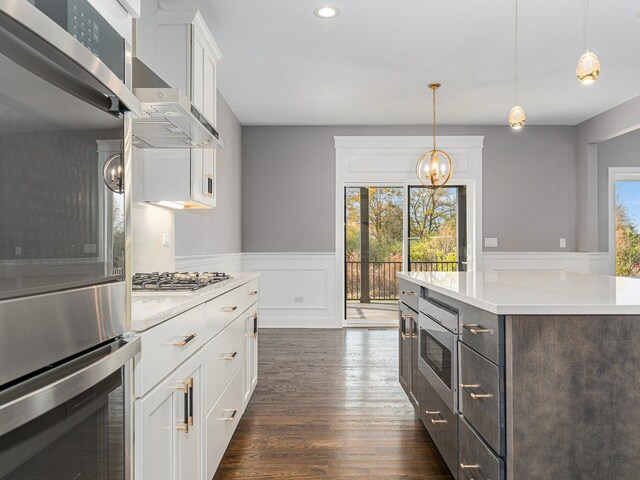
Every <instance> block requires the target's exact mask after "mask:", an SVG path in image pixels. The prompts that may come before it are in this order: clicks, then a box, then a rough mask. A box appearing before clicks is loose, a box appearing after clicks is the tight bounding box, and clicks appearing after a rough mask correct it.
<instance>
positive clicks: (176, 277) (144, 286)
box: [132, 272, 231, 292]
mask: <svg viewBox="0 0 640 480" xmlns="http://www.w3.org/2000/svg"><path fill="white" fill-rule="evenodd" d="M230 278H231V276H230V275H227V274H226V273H220V272H184V273H178V272H163V273H159V272H152V273H135V274H134V275H133V281H132V283H133V291H134V292H193V291H195V290H200V289H201V288H204V287H208V286H210V285H214V284H216V283H220V282H223V281H224V280H228V279H230Z"/></svg>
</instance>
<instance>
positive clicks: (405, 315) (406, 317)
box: [402, 313, 416, 320]
mask: <svg viewBox="0 0 640 480" xmlns="http://www.w3.org/2000/svg"><path fill="white" fill-rule="evenodd" d="M402 318H403V319H405V320H406V319H408V318H416V316H415V315H414V314H412V313H403V314H402Z"/></svg>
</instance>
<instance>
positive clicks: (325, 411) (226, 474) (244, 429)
mask: <svg viewBox="0 0 640 480" xmlns="http://www.w3.org/2000/svg"><path fill="white" fill-rule="evenodd" d="M259 349H260V350H259V355H260V366H259V380H258V386H257V388H256V391H255V393H254V395H253V398H252V400H251V402H250V403H249V406H248V407H247V410H246V412H245V414H244V416H243V418H242V420H241V421H240V424H239V425H238V429H237V430H236V433H235V435H234V437H233V439H232V440H231V443H230V445H229V447H228V449H227V451H226V453H225V456H224V458H223V460H222V463H221V464H220V467H219V469H218V471H217V473H216V475H215V477H214V478H215V479H216V480H222V479H232V478H233V479H236V478H252V479H267V478H296V479H298V478H299V479H314V478H324V479H327V478H329V479H341V478H361V479H364V478H367V479H373V478H406V479H411V478H415V479H418V478H424V479H434V480H436V479H437V480H444V479H447V480H449V479H451V478H452V477H451V476H450V474H449V473H448V470H447V467H446V466H445V464H444V462H443V460H442V458H441V457H440V455H439V454H438V452H437V450H436V448H435V446H434V445H433V443H432V441H431V439H430V438H429V435H428V434H427V432H426V430H425V429H424V427H423V426H422V424H421V423H420V421H419V420H417V419H416V418H415V417H414V413H413V407H412V406H411V404H410V403H409V401H408V400H407V397H406V396H405V394H404V392H403V391H402V388H401V387H400V385H399V384H398V331H397V330H367V329H345V330H304V329H295V330H294V329H286V330H285V329H283V330H261V331H260V343H259Z"/></svg>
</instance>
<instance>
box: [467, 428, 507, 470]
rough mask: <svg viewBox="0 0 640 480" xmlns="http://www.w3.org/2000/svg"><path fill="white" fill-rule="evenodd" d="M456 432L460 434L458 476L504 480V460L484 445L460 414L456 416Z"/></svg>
mask: <svg viewBox="0 0 640 480" xmlns="http://www.w3.org/2000/svg"><path fill="white" fill-rule="evenodd" d="M458 432H459V435H460V451H459V458H458V462H459V475H458V478H459V479H460V480H471V479H487V480H504V478H505V477H504V461H503V460H502V459H501V458H499V457H497V456H496V455H495V454H494V453H493V452H492V451H491V449H490V448H489V447H487V446H486V445H485V443H484V442H483V441H482V439H481V438H480V437H479V436H478V434H477V433H476V432H474V431H473V428H471V427H470V426H469V424H468V423H467V422H466V421H465V419H464V418H463V417H462V416H460V417H458Z"/></svg>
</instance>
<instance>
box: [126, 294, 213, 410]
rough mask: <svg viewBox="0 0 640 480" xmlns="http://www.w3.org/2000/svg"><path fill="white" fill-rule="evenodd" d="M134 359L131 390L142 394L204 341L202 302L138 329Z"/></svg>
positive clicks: (139, 394)
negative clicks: (138, 349) (137, 353)
mask: <svg viewBox="0 0 640 480" xmlns="http://www.w3.org/2000/svg"><path fill="white" fill-rule="evenodd" d="M140 339H141V342H142V344H141V355H140V356H139V360H138V361H136V362H135V394H136V397H138V398H139V397H142V396H144V395H145V394H146V393H147V392H148V391H149V390H151V389H152V388H153V387H154V386H155V385H157V384H158V383H159V382H160V381H161V380H162V379H163V378H164V377H166V376H167V375H168V374H169V373H171V372H172V371H173V370H174V369H176V368H177V367H178V366H179V365H180V364H181V363H182V362H184V361H185V360H186V359H187V358H189V357H190V356H191V355H192V354H193V353H195V352H196V351H197V350H198V349H199V348H200V347H201V346H202V345H204V341H205V326H204V305H200V306H198V307H196V308H193V309H191V310H188V311H186V312H184V313H181V314H180V315H178V316H177V317H174V318H172V319H171V320H167V321H166V322H164V323H161V324H160V325H157V326H156V327H154V328H152V329H150V330H148V331H146V332H144V333H142V335H140Z"/></svg>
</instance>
